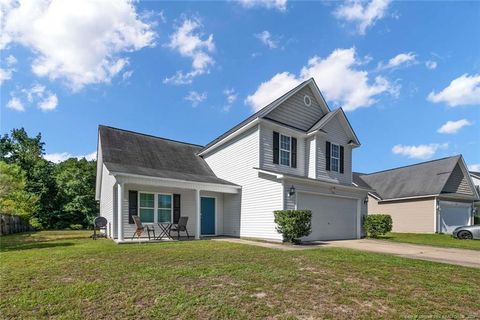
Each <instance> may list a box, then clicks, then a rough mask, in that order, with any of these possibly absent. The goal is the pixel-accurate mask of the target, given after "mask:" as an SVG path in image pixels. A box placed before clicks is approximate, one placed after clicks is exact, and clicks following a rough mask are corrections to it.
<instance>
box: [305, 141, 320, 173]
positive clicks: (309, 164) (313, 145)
mask: <svg viewBox="0 0 480 320" xmlns="http://www.w3.org/2000/svg"><path fill="white" fill-rule="evenodd" d="M316 151H317V139H316V138H315V136H313V137H310V138H308V139H307V141H306V152H305V153H306V155H307V159H306V161H305V164H306V168H305V172H307V173H308V177H309V178H312V179H316V178H317V175H316V167H317V166H316V161H317V154H316V153H317V152H316Z"/></svg>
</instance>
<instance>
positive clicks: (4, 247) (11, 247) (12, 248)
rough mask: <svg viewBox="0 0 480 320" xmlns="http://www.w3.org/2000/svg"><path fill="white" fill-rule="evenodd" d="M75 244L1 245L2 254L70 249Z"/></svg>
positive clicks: (31, 243) (32, 243)
mask: <svg viewBox="0 0 480 320" xmlns="http://www.w3.org/2000/svg"><path fill="white" fill-rule="evenodd" d="M73 245H75V243H73V242H55V243H48V242H40V241H37V242H30V243H21V244H19V243H11V244H4V243H2V244H1V245H0V252H9V251H21V250H31V249H45V248H55V247H69V246H73Z"/></svg>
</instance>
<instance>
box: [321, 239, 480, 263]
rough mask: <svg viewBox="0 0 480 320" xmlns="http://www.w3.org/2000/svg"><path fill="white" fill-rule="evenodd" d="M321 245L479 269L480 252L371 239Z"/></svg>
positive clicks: (328, 242)
mask: <svg viewBox="0 0 480 320" xmlns="http://www.w3.org/2000/svg"><path fill="white" fill-rule="evenodd" d="M322 243H323V244H325V243H326V244H327V246H333V247H341V248H349V249H356V250H363V251H371V252H378V253H386V254H391V255H394V256H399V257H405V258H412V259H421V260H429V261H435V262H443V263H450V264H457V265H461V266H466V267H474V268H480V251H476V250H467V249H453V248H440V247H433V246H423V245H416V244H407V243H396V242H389V241H386V240H372V239H359V240H338V241H324V242H322Z"/></svg>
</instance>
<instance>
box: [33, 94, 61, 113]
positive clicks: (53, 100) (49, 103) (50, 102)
mask: <svg viewBox="0 0 480 320" xmlns="http://www.w3.org/2000/svg"><path fill="white" fill-rule="evenodd" d="M57 105H58V98H57V95H56V94H53V93H49V94H48V96H47V97H45V98H44V99H43V100H42V101H40V102H38V104H37V106H38V107H39V108H40V109H41V110H43V111H52V110H55V108H56V107H57Z"/></svg>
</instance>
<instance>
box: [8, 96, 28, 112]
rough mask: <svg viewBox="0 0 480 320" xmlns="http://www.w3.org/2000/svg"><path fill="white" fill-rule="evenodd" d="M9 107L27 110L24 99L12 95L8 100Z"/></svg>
mask: <svg viewBox="0 0 480 320" xmlns="http://www.w3.org/2000/svg"><path fill="white" fill-rule="evenodd" d="M7 108H10V109H13V110H16V111H25V107H24V106H23V103H22V101H21V100H20V99H18V98H17V97H12V98H11V99H10V100H8V102H7Z"/></svg>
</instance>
